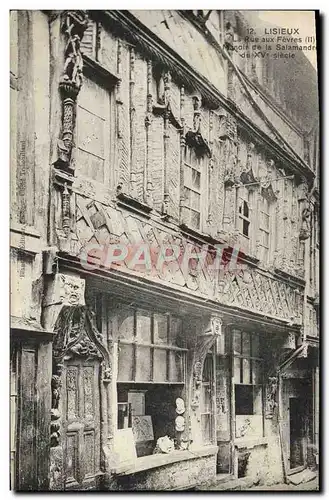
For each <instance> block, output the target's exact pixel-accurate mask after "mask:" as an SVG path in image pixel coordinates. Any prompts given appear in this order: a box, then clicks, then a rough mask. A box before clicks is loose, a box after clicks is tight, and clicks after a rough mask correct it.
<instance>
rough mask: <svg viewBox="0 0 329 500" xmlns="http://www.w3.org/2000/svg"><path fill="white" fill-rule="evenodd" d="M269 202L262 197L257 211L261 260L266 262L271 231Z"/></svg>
mask: <svg viewBox="0 0 329 500" xmlns="http://www.w3.org/2000/svg"><path fill="white" fill-rule="evenodd" d="M270 209H271V207H270V202H269V200H268V199H267V198H265V197H264V196H262V198H261V201H260V211H259V231H260V246H261V248H262V253H263V255H262V260H264V261H267V260H268V258H269V251H270V231H271V217H270Z"/></svg>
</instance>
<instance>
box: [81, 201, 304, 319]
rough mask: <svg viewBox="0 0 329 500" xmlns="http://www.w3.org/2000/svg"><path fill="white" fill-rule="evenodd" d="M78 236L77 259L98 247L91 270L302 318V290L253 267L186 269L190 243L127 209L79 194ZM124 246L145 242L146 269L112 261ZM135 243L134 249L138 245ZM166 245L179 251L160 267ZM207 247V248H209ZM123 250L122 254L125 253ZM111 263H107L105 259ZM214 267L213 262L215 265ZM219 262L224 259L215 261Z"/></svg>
mask: <svg viewBox="0 0 329 500" xmlns="http://www.w3.org/2000/svg"><path fill="white" fill-rule="evenodd" d="M76 204H77V207H78V213H77V238H78V245H77V248H76V249H75V255H78V256H79V255H80V256H81V257H83V258H84V259H85V258H86V253H85V250H86V249H88V245H90V244H93V245H96V251H95V254H94V255H95V257H96V258H94V260H92V261H90V262H91V268H93V266H95V267H105V268H106V267H111V266H114V267H115V268H118V266H120V269H121V270H124V271H125V272H129V273H132V274H136V273H137V274H138V275H139V274H141V273H142V275H143V276H144V277H147V278H148V279H150V280H152V279H154V278H156V279H160V280H161V281H163V282H167V283H168V284H169V283H173V284H175V285H178V286H181V287H187V289H190V290H193V291H195V292H197V293H200V295H201V296H206V297H208V298H210V299H211V300H215V301H218V302H220V303H223V304H226V305H230V306H235V307H240V308H243V309H248V310H250V311H254V312H255V313H257V314H259V313H262V314H266V315H269V316H273V317H277V318H280V319H285V320H289V321H291V322H292V323H298V322H299V321H300V319H301V310H302V288H300V287H299V285H291V284H288V283H287V282H286V281H285V280H284V279H280V278H275V277H274V276H272V275H271V274H270V273H264V272H261V271H258V270H257V269H251V268H250V269H243V268H242V267H241V268H239V261H238V263H237V268H236V269H232V270H231V271H230V270H225V272H224V268H223V266H221V267H219V268H218V269H216V270H211V269H209V267H208V266H199V267H198V266H196V265H195V263H193V262H192V261H191V262H190V264H189V265H188V266H186V261H184V259H183V256H184V255H185V252H186V251H188V248H189V247H188V245H191V242H189V241H188V240H187V239H185V238H182V236H180V235H179V234H176V233H170V232H169V231H166V230H165V229H164V228H163V227H161V226H158V225H156V224H153V223H152V224H151V223H150V222H149V221H145V220H141V219H140V218H138V216H133V215H131V214H130V213H128V212H126V211H125V210H121V209H116V208H114V207H111V206H105V205H103V204H101V203H98V202H95V201H90V200H87V199H86V198H84V197H83V196H80V195H77V202H76ZM112 244H123V246H127V250H128V252H133V249H135V248H138V245H141V244H146V251H147V250H148V251H149V253H150V263H151V267H150V269H148V268H147V266H145V265H142V266H139V267H138V268H136V267H133V266H132V265H131V262H132V254H131V253H129V255H127V256H126V258H124V259H120V261H115V259H113V260H114V262H113V263H112V262H111V258H110V257H111V255H110V256H109V250H110V245H112ZM136 245H137V246H136ZM163 245H166V246H168V245H169V246H170V248H172V249H173V250H172V251H173V252H174V251H176V252H178V254H177V259H173V261H172V262H170V265H169V263H168V264H166V263H165V264H164V265H161V266H158V265H157V264H158V259H159V252H160V248H161V247H162V246H163ZM209 248H211V247H209ZM201 250H202V246H201V245H196V244H194V245H193V251H196V252H201ZM123 251H124V250H123ZM109 259H110V260H109ZM213 263H214V262H213ZM219 264H222V261H220V262H219Z"/></svg>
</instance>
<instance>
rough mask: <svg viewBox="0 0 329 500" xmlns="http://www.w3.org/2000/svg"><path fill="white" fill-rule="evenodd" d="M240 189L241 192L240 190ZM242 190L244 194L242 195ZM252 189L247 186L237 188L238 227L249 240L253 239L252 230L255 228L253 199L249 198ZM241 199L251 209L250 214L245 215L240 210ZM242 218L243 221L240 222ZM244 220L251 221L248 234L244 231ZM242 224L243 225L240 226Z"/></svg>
mask: <svg viewBox="0 0 329 500" xmlns="http://www.w3.org/2000/svg"><path fill="white" fill-rule="evenodd" d="M239 190H240V192H239ZM241 190H243V191H242V195H241ZM252 194H253V193H252V191H250V190H249V189H248V188H247V187H245V186H238V187H237V190H236V199H237V206H236V227H237V229H238V231H239V233H240V234H241V236H242V237H243V238H246V239H247V240H248V241H251V240H252V230H253V223H252V222H253V209H252V200H250V199H249V197H250V195H251V196H252ZM240 200H241V201H242V202H243V205H244V203H246V204H247V206H248V210H249V216H248V217H247V216H245V215H244V214H243V213H240V212H239V208H240ZM240 220H241V221H242V222H241V223H240ZM243 221H246V222H248V223H249V226H248V235H246V234H244V232H243ZM240 224H241V227H240Z"/></svg>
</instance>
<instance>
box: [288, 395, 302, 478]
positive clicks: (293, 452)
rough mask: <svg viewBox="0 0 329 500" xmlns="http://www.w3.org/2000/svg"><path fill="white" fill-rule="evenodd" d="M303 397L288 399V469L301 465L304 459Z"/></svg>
mask: <svg viewBox="0 0 329 500" xmlns="http://www.w3.org/2000/svg"><path fill="white" fill-rule="evenodd" d="M305 403H306V402H305V399H304V398H290V399H289V427H290V469H291V470H294V469H296V468H297V467H303V466H304V465H305V461H306V460H305V459H306V450H305V448H306V442H305V437H306V434H305Z"/></svg>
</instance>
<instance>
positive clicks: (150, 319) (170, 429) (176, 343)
mask: <svg viewBox="0 0 329 500" xmlns="http://www.w3.org/2000/svg"><path fill="white" fill-rule="evenodd" d="M117 325H118V379H117V396H118V398H117V400H118V409H117V410H118V411H117V415H118V421H117V425H118V430H119V431H120V430H122V429H129V428H131V429H132V434H133V439H134V441H135V446H136V452H137V456H145V455H150V454H152V453H153V452H154V449H155V447H156V445H157V441H158V439H159V438H165V437H168V438H169V440H170V441H171V442H172V446H174V447H175V448H177V447H179V446H180V437H181V435H182V432H183V430H184V424H183V423H182V422H181V421H179V422H178V423H177V421H176V420H177V416H179V415H178V414H177V408H176V401H177V399H178V398H179V399H183V398H184V387H185V362H186V351H187V349H186V348H185V342H184V338H183V334H182V321H181V319H180V318H178V317H175V316H173V315H171V314H162V313H154V312H150V311H148V310H145V309H138V308H137V309H136V308H132V307H125V306H123V307H121V308H120V310H119V312H118V317H117ZM166 442H167V443H168V446H171V444H170V442H169V441H168V440H167V441H166Z"/></svg>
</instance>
